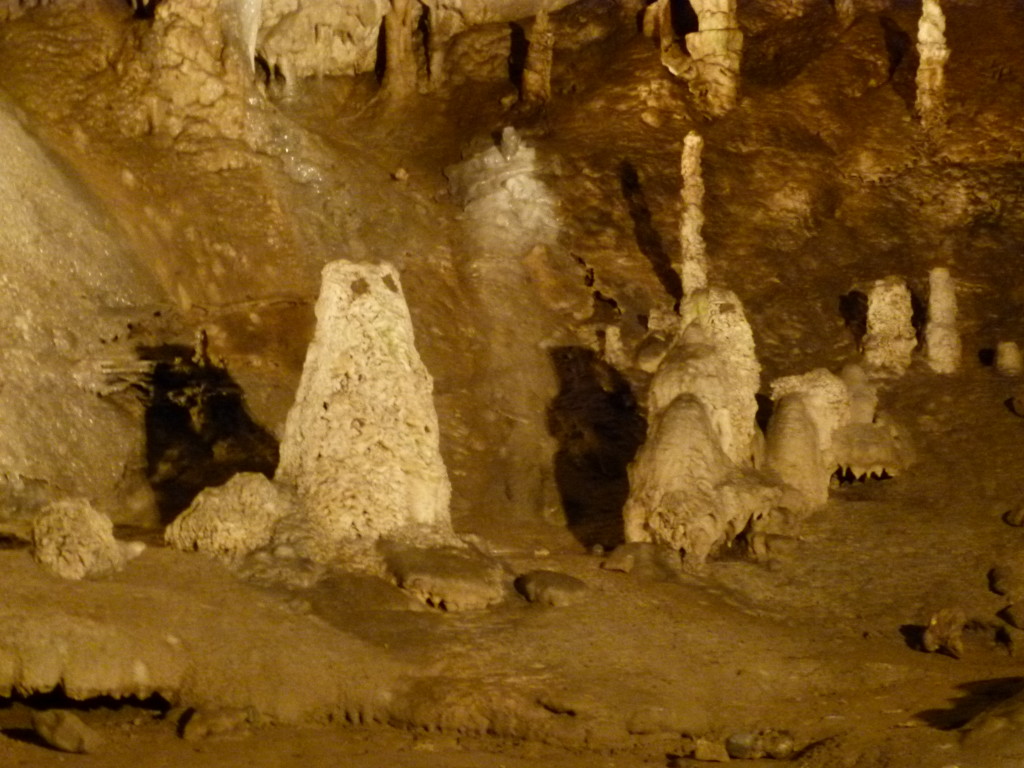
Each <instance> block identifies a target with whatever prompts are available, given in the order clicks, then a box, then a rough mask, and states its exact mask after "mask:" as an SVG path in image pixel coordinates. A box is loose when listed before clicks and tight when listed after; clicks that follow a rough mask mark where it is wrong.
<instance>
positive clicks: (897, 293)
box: [862, 276, 917, 376]
mask: <svg viewBox="0 0 1024 768" xmlns="http://www.w3.org/2000/svg"><path fill="white" fill-rule="evenodd" d="M867 296H868V318H867V333H866V334H865V336H864V339H863V342H862V346H863V352H864V367H865V369H866V370H867V371H868V372H869V373H870V374H872V375H874V376H902V375H903V374H904V373H905V372H906V370H907V368H908V367H910V356H911V353H913V351H914V348H915V347H916V346H917V332H916V331H915V330H914V325H913V322H912V317H913V307H912V304H911V299H910V289H909V288H907V284H906V282H905V281H904V280H903V278H901V277H896V276H892V277H886V278H883V279H881V280H876V281H875V282H874V283H873V284H872V285H871V287H870V288H869V289H868V291H867Z"/></svg>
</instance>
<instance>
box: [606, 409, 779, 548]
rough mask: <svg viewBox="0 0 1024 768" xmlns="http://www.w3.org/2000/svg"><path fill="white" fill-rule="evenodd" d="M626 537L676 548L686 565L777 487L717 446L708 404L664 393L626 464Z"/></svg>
mask: <svg viewBox="0 0 1024 768" xmlns="http://www.w3.org/2000/svg"><path fill="white" fill-rule="evenodd" d="M629 481H630V494H629V499H628V500H627V501H626V506H625V508H624V509H623V521H624V525H625V533H626V540H627V541H630V542H639V541H648V542H653V543H655V544H661V545H666V546H669V547H672V548H673V549H681V550H683V551H684V553H685V559H684V564H685V565H686V566H687V567H694V566H700V565H702V564H703V563H704V561H705V560H706V559H707V558H708V556H709V555H711V554H713V553H714V552H715V550H717V549H718V548H720V547H721V546H723V545H726V544H728V543H729V542H730V541H732V540H733V539H734V538H735V537H736V536H738V535H739V534H741V533H742V532H743V531H744V530H745V529H746V528H747V526H748V525H750V523H751V522H752V521H754V520H759V519H761V518H763V517H765V516H767V515H768V514H769V513H770V512H771V510H772V509H773V508H774V506H775V502H776V501H777V499H778V497H779V490H778V489H777V488H775V487H774V486H771V485H769V484H768V483H765V482H763V481H762V480H761V479H760V477H759V476H758V475H757V474H756V473H754V472H753V471H751V470H740V469H738V468H737V467H735V466H734V465H733V463H732V462H731V461H729V458H728V456H726V455H725V453H724V452H723V451H722V449H721V447H720V445H719V442H718V435H717V434H716V432H715V429H714V427H713V426H712V424H711V421H710V419H709V418H708V411H707V408H706V407H705V406H704V404H703V403H702V402H701V400H700V399H699V398H698V397H696V396H694V395H680V396H679V397H678V398H676V399H675V400H673V401H672V403H670V404H669V406H668V407H667V408H666V409H665V411H664V413H663V414H662V415H661V417H660V418H659V419H658V420H657V422H656V423H655V424H654V426H653V428H652V429H651V430H650V433H649V436H648V439H647V442H646V443H645V444H644V445H643V447H642V448H641V449H640V451H639V453H637V457H636V460H635V461H634V462H633V464H632V465H631V466H630V470H629Z"/></svg>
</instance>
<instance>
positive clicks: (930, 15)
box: [916, 0, 949, 130]
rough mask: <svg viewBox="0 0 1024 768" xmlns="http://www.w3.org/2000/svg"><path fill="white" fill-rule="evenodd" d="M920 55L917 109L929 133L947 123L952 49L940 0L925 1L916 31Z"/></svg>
mask: <svg viewBox="0 0 1024 768" xmlns="http://www.w3.org/2000/svg"><path fill="white" fill-rule="evenodd" d="M917 52H918V54H919V56H920V59H921V61H920V64H919V65H918V67H917V103H916V109H917V114H918V117H920V118H921V124H922V125H923V126H924V128H925V129H926V130H927V129H930V128H934V127H936V126H938V125H940V124H941V123H942V122H943V121H944V119H945V90H946V62H947V61H948V60H949V46H948V45H946V17H945V16H944V15H943V13H942V7H941V6H940V5H939V0H924V5H923V6H922V8H921V19H920V21H919V22H918V27H917Z"/></svg>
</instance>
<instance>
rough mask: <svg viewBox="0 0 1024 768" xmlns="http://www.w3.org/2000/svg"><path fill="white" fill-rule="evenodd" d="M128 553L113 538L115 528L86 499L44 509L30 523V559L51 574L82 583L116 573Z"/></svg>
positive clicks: (69, 501) (122, 565) (56, 503)
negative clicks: (90, 577) (85, 579)
mask: <svg viewBox="0 0 1024 768" xmlns="http://www.w3.org/2000/svg"><path fill="white" fill-rule="evenodd" d="M128 554H129V551H128V550H126V549H125V548H124V547H122V546H121V544H119V543H118V541H117V540H116V539H115V538H114V524H113V523H112V522H111V520H110V518H109V517H107V516H106V515H104V514H102V513H100V512H97V511H96V510H95V509H93V507H92V504H90V503H89V501H88V500H87V499H65V500H63V501H56V502H53V503H52V504H49V505H48V506H46V507H45V508H44V509H43V510H42V512H40V513H39V514H38V515H37V516H36V518H35V519H34V520H33V521H32V556H33V557H34V558H35V560H36V562H37V563H39V565H41V566H42V567H43V568H45V569H46V570H47V571H49V572H50V573H53V574H54V575H56V576H60V577H61V578H64V579H75V580H77V579H84V578H86V577H87V576H100V575H103V574H106V573H111V572H113V571H119V570H121V568H123V567H124V564H125V563H126V562H127V560H128Z"/></svg>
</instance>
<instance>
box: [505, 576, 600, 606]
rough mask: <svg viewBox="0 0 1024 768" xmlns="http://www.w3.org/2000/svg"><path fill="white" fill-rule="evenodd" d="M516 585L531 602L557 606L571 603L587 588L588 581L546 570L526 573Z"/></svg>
mask: <svg viewBox="0 0 1024 768" xmlns="http://www.w3.org/2000/svg"><path fill="white" fill-rule="evenodd" d="M514 585H515V588H516V592H518V593H519V594H521V595H522V596H523V597H525V598H526V599H527V600H529V601H530V602H531V603H540V604H541V605H552V606H556V607H558V606H565V605H571V604H572V603H574V602H576V600H578V599H579V597H580V596H581V595H582V594H583V593H584V592H586V590H587V585H586V583H585V582H583V581H581V580H580V579H577V578H576V577H575V576H570V575H569V574H567V573H559V572H558V571H545V570H537V571H530V572H528V573H524V574H523V575H521V576H519V577H517V578H516V580H515V583H514Z"/></svg>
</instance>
